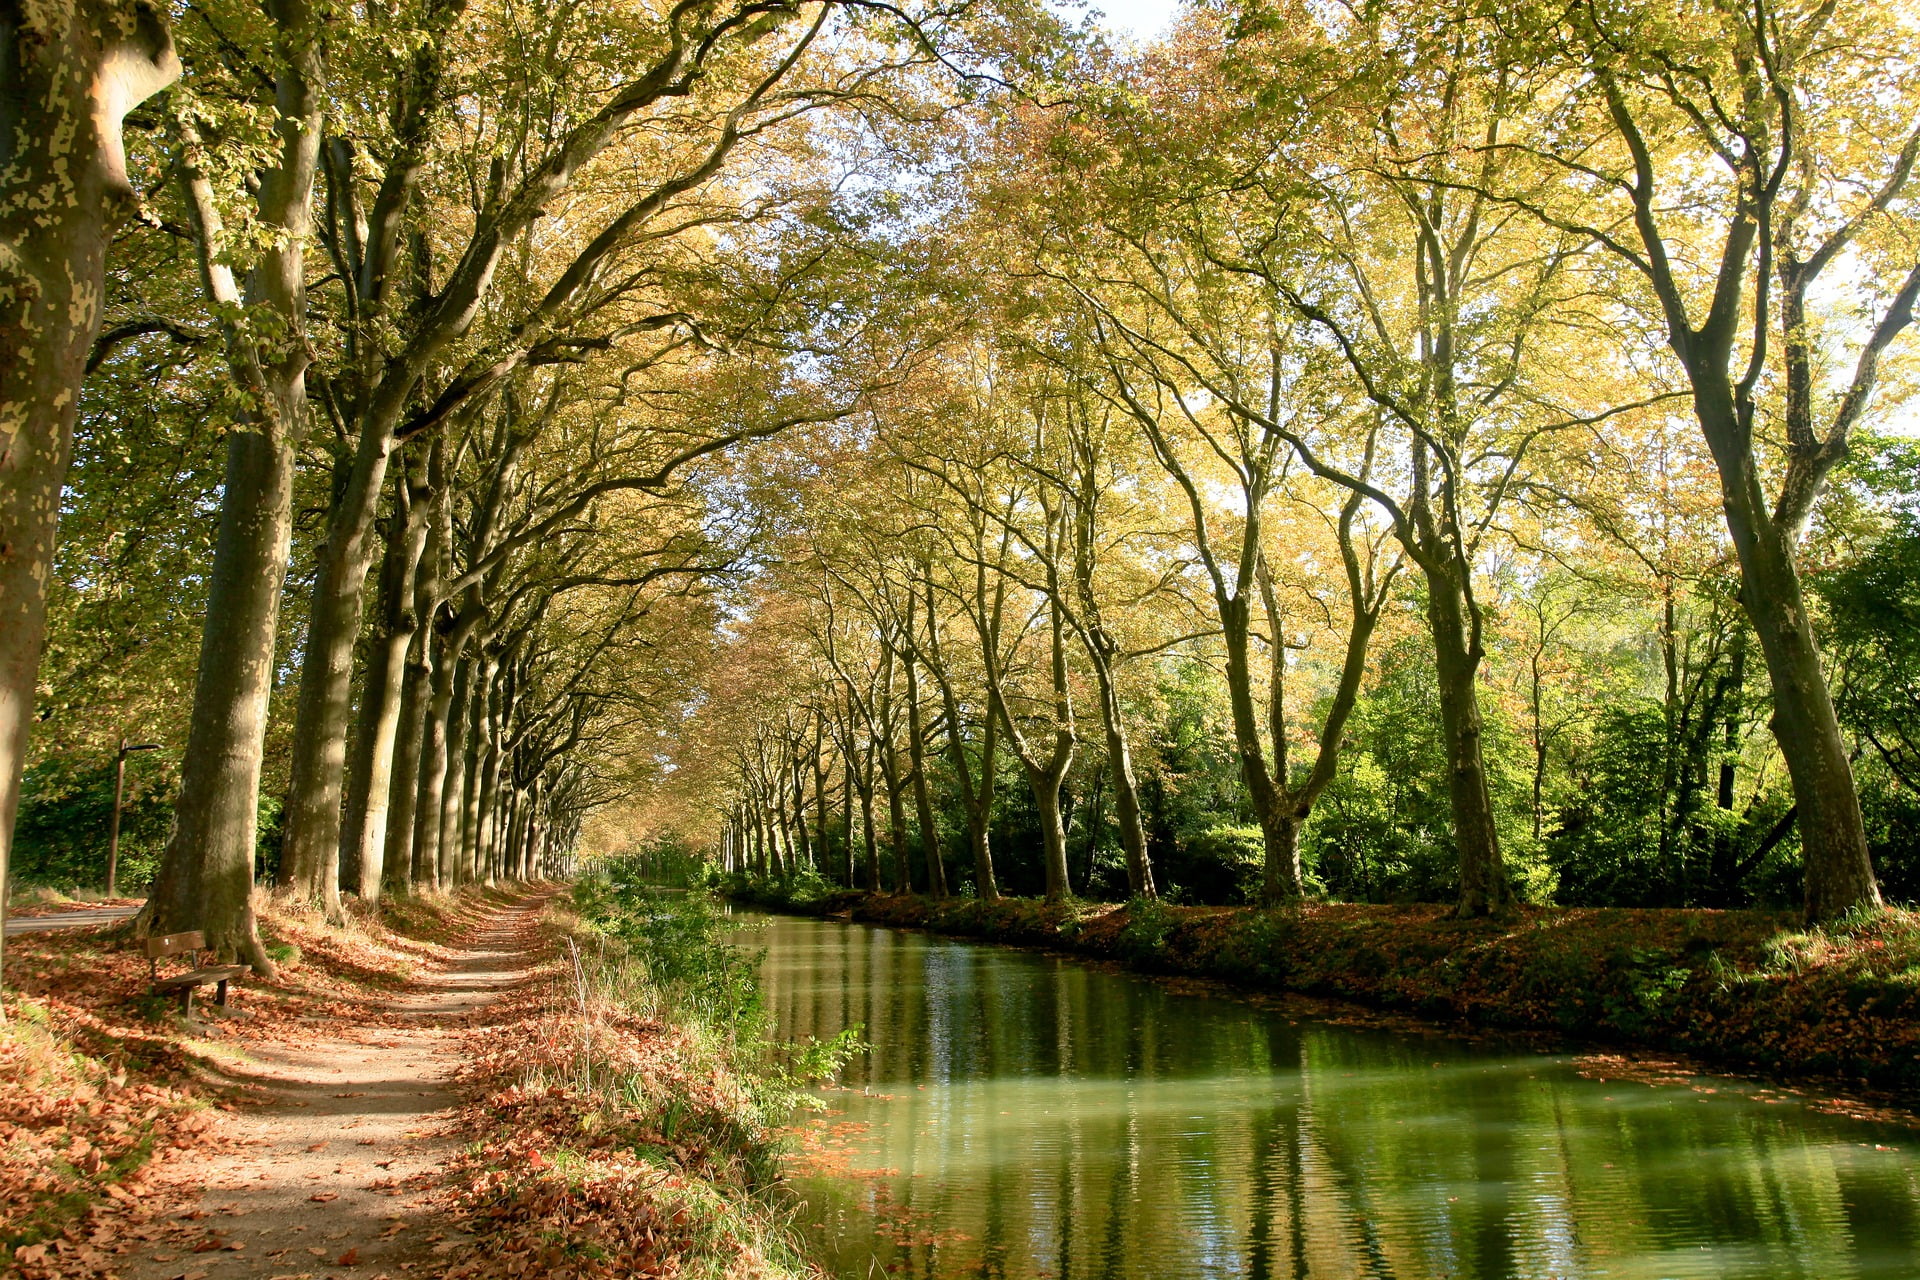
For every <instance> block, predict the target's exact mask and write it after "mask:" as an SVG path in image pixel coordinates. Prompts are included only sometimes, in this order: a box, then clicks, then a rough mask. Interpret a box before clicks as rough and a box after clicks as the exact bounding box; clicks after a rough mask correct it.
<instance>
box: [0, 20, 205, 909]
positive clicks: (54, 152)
mask: <svg viewBox="0 0 1920 1280" xmlns="http://www.w3.org/2000/svg"><path fill="white" fill-rule="evenodd" d="M179 74H180V62H179V59H178V58H176V57H175V56H174V52H173V40H172V37H171V35H170V34H169V33H168V29H167V21H166V16H165V13H164V12H163V11H162V10H161V9H160V8H159V7H157V6H155V5H152V4H148V3H145V2H144V0H54V2H52V3H44V4H29V3H26V2H25V0H4V3H0V916H4V915H5V913H6V905H5V898H6V884H7V866H8V861H9V855H10V852H11V849H12V845H13V824H14V817H15V815H16V813H17V812H18V809H19V804H20V775H21V770H22V768H23V767H24V765H25V761H26V750H27V731H28V727H29V726H30V725H31V724H32V723H33V695H34V687H35V684H36V681H37V678H38V675H39V670H40V650H41V646H42V644H43V643H44V641H45V632H46V585H47V577H48V574H49V573H50V572H51V570H52V568H53V551H54V538H55V536H56V533H57V530H58V521H59V512H60V491H61V489H62V488H63V487H64V486H65V484H66V478H67V466H68V463H69V462H70V460H71V458H72V455H73V425H74V420H75V415H76V413H77V412H78V409H79V392H80V380H81V378H82V377H83V376H84V373H85V370H86V362H87V356H88V353H89V352H90V350H91V348H92V345H93V341H94V338H95V337H96V336H98V334H99V331H100V321H101V316H102V306H103V302H104V298H105V294H106V264H107V245H108V243H109V242H110V240H111V239H112V235H113V229H114V227H115V226H117V225H118V224H119V223H120V222H121V221H122V220H123V219H124V218H125V217H126V216H127V215H128V214H129V213H130V212H131V211H132V209H133V204H134V200H133V190H132V187H131V186H130V185H129V183H128V181H127V173H126V157H125V153H124V151H123V147H122V141H121V133H120V127H121V120H122V119H123V118H124V117H125V115H126V113H127V112H128V111H129V110H130V109H132V108H133V107H135V106H137V105H138V104H140V103H141V102H143V101H145V100H146V99H147V98H149V97H151V96H152V95H154V94H155V93H158V92H159V91H160V90H161V89H164V88H165V87H166V86H167V85H168V84H170V83H172V82H173V80H174V79H175V77H177V76H178V75H179Z"/></svg>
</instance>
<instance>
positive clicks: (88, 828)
mask: <svg viewBox="0 0 1920 1280" xmlns="http://www.w3.org/2000/svg"><path fill="white" fill-rule="evenodd" d="M155 754H158V753H154V752H144V753H141V754H140V755H133V756H129V757H128V759H127V793H128V799H127V801H126V803H125V804H124V805H123V807H122V812H121V815H120V876H119V879H120V888H121V889H122V890H124V891H136V890H138V889H140V888H142V887H144V886H145V885H146V884H147V883H148V882H149V881H150V880H151V879H152V878H153V873H154V871H155V869H156V868H158V866H159V865H160V855H161V853H162V852H163V851H164V850H165V848H166V843H167V836H168V834H169V832H170V830H171V828H172V825H173V804H172V795H171V782H172V776H171V775H172V772H173V768H172V762H171V761H166V760H152V759H146V758H143V757H151V756H153V755H155ZM113 775H114V762H113V759H112V757H111V756H109V757H108V758H107V760H106V761H105V762H104V763H102V762H94V763H91V764H87V765H81V764H78V763H77V762H76V761H74V760H72V759H70V758H66V757H50V758H48V759H45V760H42V761H41V762H40V763H39V764H36V765H35V766H33V767H32V768H31V769H29V770H27V772H26V776H25V777H24V778H23V779H22V786H21V797H20V816H19V820H18V822H17V823H16V825H15V827H14V846H13V862H12V868H11V871H12V876H13V880H14V882H15V883H16V884H36V885H50V886H56V887H59V888H63V889H75V888H96V889H97V888H100V887H102V886H104V885H105V884H106V882H107V840H108V833H109V829H110V826H111V823H112V817H113Z"/></svg>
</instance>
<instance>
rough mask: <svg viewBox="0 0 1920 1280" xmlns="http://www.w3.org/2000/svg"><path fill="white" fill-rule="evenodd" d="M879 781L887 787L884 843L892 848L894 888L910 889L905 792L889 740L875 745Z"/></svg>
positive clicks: (911, 883) (896, 757) (910, 863)
mask: <svg viewBox="0 0 1920 1280" xmlns="http://www.w3.org/2000/svg"><path fill="white" fill-rule="evenodd" d="M879 750H880V752H881V756H880V765H881V768H880V775H881V781H882V782H883V783H884V784H885V785H886V788H887V844H888V847H889V848H890V849H891V850H892V851H893V880H894V888H895V890H896V891H897V892H899V893H912V892H913V860H912V859H911V858H909V857H908V856H907V796H906V788H905V787H904V786H902V785H901V780H900V756H899V753H898V752H897V751H896V750H895V749H894V745H893V743H892V742H891V741H888V742H885V743H882V744H881V745H880V747H879Z"/></svg>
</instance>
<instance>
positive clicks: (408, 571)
mask: <svg viewBox="0 0 1920 1280" xmlns="http://www.w3.org/2000/svg"><path fill="white" fill-rule="evenodd" d="M421 472H422V467H421V466H420V465H419V464H415V465H413V466H410V467H409V468H408V474H407V476H405V477H403V478H402V480H401V483H400V485H399V486H398V492H397V493H396V495H395V502H394V509H395V510H394V527H393V529H392V530H391V531H390V533H389V536H388V538H387V553H386V556H385V557H384V559H383V561H382V563H381V566H380V594H379V606H378V607H379V618H380V631H379V634H378V635H377V636H376V637H375V639H374V642H373V645H372V648H371V653H370V660H369V661H368V663H367V672H366V678H365V682H364V685H363V689H364V692H363V693H362V695H361V706H360V714H359V715H358V716H357V717H356V718H355V721H354V749H353V753H352V756H351V757H350V761H349V763H350V771H349V776H348V779H347V824H346V830H345V832H344V833H343V835H344V841H343V843H342V845H341V850H340V878H341V883H342V885H343V886H346V887H348V888H350V889H351V890H352V892H354V893H357V894H358V895H360V897H361V899H362V900H363V901H367V902H371V901H374V900H375V899H377V898H378V897H379V894H380V885H381V881H382V879H383V876H382V870H383V866H384V858H385V853H386V846H387V817H388V813H389V812H390V810H391V808H392V799H393V792H392V785H393V775H394V744H395V742H396V741H397V739H398V735H399V732H400V723H401V718H402V715H401V710H402V708H401V703H402V686H403V684H404V682H405V679H406V666H407V653H408V651H409V650H410V649H411V648H412V646H413V636H414V632H415V631H417V630H418V629H419V623H418V618H417V614H416V613H415V610H414V607H413V605H414V582H415V578H416V576H417V573H418V569H419V565H420V558H421V556H422V555H424V554H425V552H426V546H427V535H428V533H429V532H430V530H429V528H428V523H427V518H428V515H429V514H430V513H429V511H428V507H427V501H426V499H427V497H428V495H427V494H426V493H425V491H424V489H423V488H422V487H421V486H418V485H416V484H415V483H414V482H415V481H416V480H419V479H422V478H423V477H422V475H421ZM409 490H413V492H409Z"/></svg>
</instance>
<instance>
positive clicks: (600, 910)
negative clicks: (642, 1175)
mask: <svg viewBox="0 0 1920 1280" xmlns="http://www.w3.org/2000/svg"><path fill="white" fill-rule="evenodd" d="M653 865H654V864H652V863H650V861H649V859H648V858H647V857H646V856H645V855H628V856H624V857H615V858H607V859H603V860H601V861H600V862H599V863H598V864H597V866H596V869H595V874H592V875H588V876H583V877H582V878H580V879H579V880H578V881H576V883H575V885H574V889H573V903H574V908H575V910H576V911H577V912H578V913H579V915H580V918H581V920H582V921H583V922H584V923H585V925H586V926H587V928H588V929H589V930H590V931H591V932H592V933H594V934H596V935H598V936H599V937H601V938H603V939H606V940H607V941H609V942H611V943H613V944H615V945H616V947H617V948H618V951H619V953H620V955H621V956H622V958H623V959H625V960H628V961H632V962H634V963H636V964H637V965H638V966H639V967H640V969H641V970H642V971H643V973H644V975H645V978H646V982H647V984H648V987H649V989H650V990H649V992H648V994H649V995H650V996H651V997H652V998H653V999H655V1000H658V1001H659V1002H660V1003H662V1004H663V1005H664V1006H665V1007H666V1009H667V1010H668V1011H669V1012H670V1014H671V1016H672V1017H673V1018H674V1020H676V1021H678V1022H681V1023H683V1024H688V1025H692V1026H695V1027H699V1028H703V1029H705V1030H706V1031H708V1032H709V1033H711V1034H713V1035H715V1036H716V1037H718V1038H719V1039H720V1040H722V1041H723V1042H724V1044H725V1046H726V1050H725V1052H726V1056H727V1059H728V1061H729V1063H730V1065H731V1066H732V1068H733V1070H734V1071H735V1073H736V1074H737V1075H738V1076H739V1077H740V1078H741V1080H742V1082H743V1083H744V1084H745V1085H746V1086H747V1089H748V1092H749V1093H750V1095H751V1097H752V1101H753V1104H754V1109H755V1111H756V1112H757V1119H758V1123H759V1124H760V1125H761V1126H770V1125H773V1124H777V1123H779V1121H780V1120H781V1119H783V1118H784V1117H785V1116H787V1115H788V1114H790V1113H791V1112H792V1111H794V1110H795V1109H796V1108H804V1107H810V1106H814V1105H816V1103H815V1100H814V1099H813V1097H812V1095H811V1093H810V1092H809V1090H810V1089H811V1088H812V1086H814V1085H815V1084H817V1083H819V1082H820V1081H823V1080H826V1079H830V1078H831V1077H832V1076H834V1075H835V1074H837V1073H838V1072H839V1070H840V1069H841V1068H842V1067H843V1066H845V1065H846V1063H847V1061H848V1060H849V1059H850V1058H851V1057H853V1056H854V1055H855V1054H857V1053H860V1052H862V1051H863V1049H864V1045H863V1043H862V1041H861V1039H860V1034H861V1030H862V1028H861V1027H859V1026H853V1027H849V1028H846V1029H845V1030H843V1031H842V1032H840V1034H838V1035H836V1036H834V1037H833V1038H831V1039H828V1040H824V1041H823V1040H817V1039H813V1038H808V1039H806V1040H804V1041H798V1042H786V1041H781V1040H778V1039H777V1038H776V1037H775V1035H774V1024H773V1019H772V1017H771V1015H770V1014H769V1013H768V1012H767V1009H766V1005H765V1001H764V999H763V996H762V993H761V989H760V978H759V970H760V961H761V955H762V953H760V952H757V951H752V950H749V949H748V948H746V947H744V946H742V945H740V944H739V943H738V942H736V941H734V940H733V938H732V937H730V936H729V935H732V934H737V933H739V932H740V929H741V925H740V922H739V921H737V920H735V919H733V918H732V917H730V916H729V915H727V914H726V912H725V910H724V909H723V907H722V905H721V903H720V902H719V901H718V900H717V899H715V898H714V897H713V896H712V895H710V894H709V893H707V892H705V891H704V890H692V891H685V892H682V891H676V890H661V889H659V888H657V887H655V886H654V885H653V884H651V883H650V882H649V880H648V879H647V875H648V872H649V871H650V870H651V869H652V866H653ZM816 880H817V878H816ZM583 976H584V969H583ZM634 998H635V997H634V996H632V995H631V994H629V995H628V996H627V999H629V1000H630V1001H631V1000H632V999H634ZM739 1145H740V1146H741V1149H742V1150H743V1152H746V1153H748V1154H750V1155H752V1156H753V1158H755V1159H757V1160H762V1161H765V1162H768V1163H767V1164H766V1168H764V1169H763V1170H761V1174H762V1175H764V1176H771V1174H772V1173H773V1172H774V1169H773V1165H772V1164H771V1163H770V1162H771V1161H772V1159H773V1156H774V1154H776V1153H774V1152H772V1151H771V1150H770V1149H768V1150H763V1149H762V1148H763V1146H764V1144H760V1143H746V1142H742V1143H740V1144H739Z"/></svg>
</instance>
